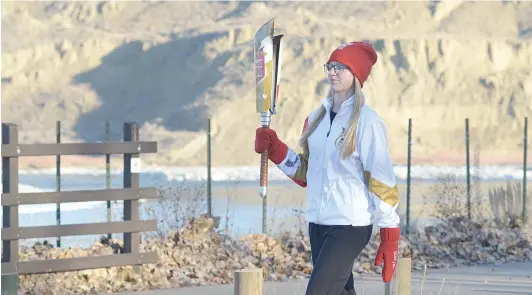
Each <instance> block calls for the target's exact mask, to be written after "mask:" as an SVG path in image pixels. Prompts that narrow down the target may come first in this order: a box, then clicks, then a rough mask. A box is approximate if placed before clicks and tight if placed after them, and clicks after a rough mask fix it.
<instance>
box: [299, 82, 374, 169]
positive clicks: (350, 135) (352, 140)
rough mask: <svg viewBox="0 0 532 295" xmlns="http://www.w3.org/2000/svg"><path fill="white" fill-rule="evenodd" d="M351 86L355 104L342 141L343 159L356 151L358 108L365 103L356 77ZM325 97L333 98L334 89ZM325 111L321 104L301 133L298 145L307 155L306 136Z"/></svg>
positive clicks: (330, 89) (314, 127)
mask: <svg viewBox="0 0 532 295" xmlns="http://www.w3.org/2000/svg"><path fill="white" fill-rule="evenodd" d="M353 87H354V89H355V93H354V99H355V102H354V103H355V106H354V107H353V112H352V113H351V118H350V120H349V127H348V128H347V131H346V133H345V140H344V142H343V146H342V154H341V158H342V159H345V158H346V157H348V156H349V155H351V154H352V153H354V152H355V151H356V134H357V127H358V119H359V118H360V110H361V109H362V106H363V105H364V103H365V98H364V95H363V94H362V87H361V86H360V82H359V81H358V79H357V78H356V77H354V83H353ZM327 99H328V100H330V101H332V100H333V99H334V90H333V89H332V88H329V94H328V95H327ZM326 113H327V110H325V107H324V106H323V105H322V106H321V107H320V109H319V112H318V116H317V117H316V119H315V120H313V121H312V122H309V124H308V127H307V128H306V129H305V131H303V134H302V135H301V140H300V145H301V148H302V149H303V151H304V152H305V154H307V155H308V154H309V147H308V137H309V136H310V135H311V134H312V132H314V130H315V129H316V127H317V126H318V124H319V123H320V122H321V120H322V119H323V117H325V114H326Z"/></svg>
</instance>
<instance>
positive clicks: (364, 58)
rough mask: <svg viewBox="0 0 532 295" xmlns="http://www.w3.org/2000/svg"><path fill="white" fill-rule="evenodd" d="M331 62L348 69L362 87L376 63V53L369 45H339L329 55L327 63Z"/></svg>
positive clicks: (360, 43)
mask: <svg viewBox="0 0 532 295" xmlns="http://www.w3.org/2000/svg"><path fill="white" fill-rule="evenodd" d="M332 61H336V62H339V63H341V64H344V65H346V66H347V67H349V69H350V70H351V72H352V73H353V74H354V75H355V76H356V77H357V78H358V81H359V82H360V86H364V82H365V81H366V79H367V78H368V76H369V73H370V72H371V68H372V67H373V65H374V64H375V63H376V62H377V53H376V52H375V49H373V47H371V45H370V44H369V43H366V42H360V41H359V42H350V43H347V44H342V45H340V46H339V47H338V48H336V49H335V50H334V51H333V52H332V53H331V56H330V57H329V60H328V61H327V63H330V62H332Z"/></svg>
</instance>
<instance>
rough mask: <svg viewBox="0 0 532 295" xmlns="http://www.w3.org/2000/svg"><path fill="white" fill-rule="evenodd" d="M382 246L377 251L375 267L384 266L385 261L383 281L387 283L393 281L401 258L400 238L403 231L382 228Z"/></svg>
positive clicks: (397, 228) (396, 228)
mask: <svg viewBox="0 0 532 295" xmlns="http://www.w3.org/2000/svg"><path fill="white" fill-rule="evenodd" d="M380 234H381V244H380V245H379V249H378V250H377V255H376V257H375V266H379V265H381V264H382V262H383V260H384V267H383V268H382V280H383V281H384V282H385V283H387V282H389V281H391V280H392V277H393V274H394V272H395V268H396V267H397V260H398V258H399V237H400V236H401V229H400V228H399V227H394V228H381V230H380Z"/></svg>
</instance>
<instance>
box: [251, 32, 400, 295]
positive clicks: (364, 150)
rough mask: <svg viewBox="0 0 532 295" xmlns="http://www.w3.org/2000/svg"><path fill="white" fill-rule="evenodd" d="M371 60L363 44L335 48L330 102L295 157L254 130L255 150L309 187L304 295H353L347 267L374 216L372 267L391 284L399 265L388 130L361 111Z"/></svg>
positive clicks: (328, 68)
mask: <svg viewBox="0 0 532 295" xmlns="http://www.w3.org/2000/svg"><path fill="white" fill-rule="evenodd" d="M376 61H377V53H376V52H375V50H374V49H373V48H372V47H371V45H370V44H368V43H366V42H351V43H349V44H343V45H341V46H340V47H338V48H337V49H335V50H334V51H333V52H332V53H331V55H330V57H329V60H328V61H327V63H326V64H325V65H324V69H325V72H326V73H327V77H328V80H329V83H330V90H329V95H328V96H327V97H326V98H325V99H323V100H322V104H321V106H320V107H319V108H317V109H315V110H314V111H313V112H311V113H310V115H309V116H308V117H307V118H306V119H305V122H304V124H303V133H302V136H301V141H300V144H301V147H302V151H301V152H299V153H298V152H296V151H294V150H293V149H292V148H289V147H288V146H287V145H286V144H285V143H284V142H283V141H281V140H280V139H279V138H278V137H277V134H276V133H275V131H274V130H272V129H268V128H258V129H257V130H256V135H255V136H256V137H255V151H256V152H257V153H262V152H263V151H266V150H268V155H269V159H270V160H271V161H272V162H273V163H275V164H276V165H277V167H278V168H279V169H281V170H282V171H283V172H284V173H285V174H286V175H287V176H288V177H290V178H291V179H292V180H293V181H295V182H296V183H297V184H299V185H300V186H303V187H306V188H307V209H306V212H305V216H306V219H307V221H308V223H309V236H310V246H311V252H312V262H313V266H314V267H313V271H312V275H311V276H310V280H309V283H308V286H307V291H306V293H305V294H306V295H348V294H351V295H353V294H356V292H355V288H354V281H353V274H352V269H353V264H354V261H355V259H356V258H357V256H358V255H359V254H360V252H361V251H362V250H363V249H364V248H365V247H366V245H367V244H368V242H369V239H370V237H371V233H372V227H373V222H374V217H377V220H376V222H377V225H378V226H379V228H380V237H381V242H380V246H379V249H378V251H377V255H376V257H375V265H376V266H378V265H381V264H382V263H383V262H384V267H383V272H382V279H383V281H384V282H389V281H390V280H391V278H392V275H393V273H394V271H395V267H396V265H397V259H398V241H399V237H400V229H399V216H398V215H397V213H396V208H397V205H398V203H399V192H398V190H397V186H396V182H395V175H394V171H393V166H392V161H391V159H390V155H389V152H388V139H387V135H386V128H385V125H384V122H383V121H382V119H381V118H380V117H379V116H378V115H377V113H376V112H375V111H374V110H373V109H372V108H371V107H369V106H368V105H367V104H365V99H364V95H363V93H362V87H363V85H364V82H365V81H366V79H367V77H368V75H369V73H370V72H371V68H372V67H373V65H374V64H375V63H376Z"/></svg>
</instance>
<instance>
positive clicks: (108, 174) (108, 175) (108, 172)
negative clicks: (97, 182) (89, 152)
mask: <svg viewBox="0 0 532 295" xmlns="http://www.w3.org/2000/svg"><path fill="white" fill-rule="evenodd" d="M110 129H111V128H110V124H109V120H107V121H105V141H109V140H110V139H111V130H110ZM105 188H106V189H110V188H111V155H109V154H107V155H105ZM111 219H112V216H111V201H107V222H111ZM111 237H112V235H111V233H108V234H107V238H109V239H111Z"/></svg>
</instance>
